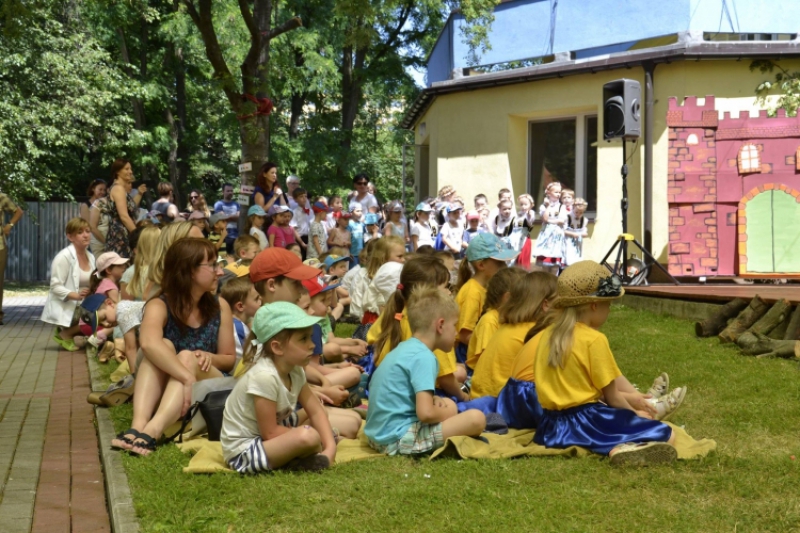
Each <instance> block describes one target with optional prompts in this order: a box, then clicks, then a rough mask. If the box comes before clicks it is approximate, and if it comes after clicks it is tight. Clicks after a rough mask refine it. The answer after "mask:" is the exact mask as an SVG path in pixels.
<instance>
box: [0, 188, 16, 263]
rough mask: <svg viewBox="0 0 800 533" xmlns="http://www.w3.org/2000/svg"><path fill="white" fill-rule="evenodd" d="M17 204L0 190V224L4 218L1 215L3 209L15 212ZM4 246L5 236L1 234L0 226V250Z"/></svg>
mask: <svg viewBox="0 0 800 533" xmlns="http://www.w3.org/2000/svg"><path fill="white" fill-rule="evenodd" d="M17 209H18V208H17V204H15V203H14V202H12V201H11V198H9V197H8V196H6V195H5V194H3V193H1V192H0V226H2V225H3V224H1V223H2V222H3V221H4V220H3V219H4V217H3V215H2V212H3V211H8V212H9V213H16V211H17ZM5 247H6V237H5V235H3V232H2V228H0V250H3V249H5Z"/></svg>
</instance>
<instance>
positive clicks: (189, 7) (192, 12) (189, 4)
mask: <svg viewBox="0 0 800 533" xmlns="http://www.w3.org/2000/svg"><path fill="white" fill-rule="evenodd" d="M181 3H182V4H183V5H185V6H186V11H187V12H188V13H189V17H191V19H192V21H193V22H194V24H195V26H197V27H198V28H199V27H200V15H199V14H198V13H197V8H195V7H194V2H193V1H192V0H181Z"/></svg>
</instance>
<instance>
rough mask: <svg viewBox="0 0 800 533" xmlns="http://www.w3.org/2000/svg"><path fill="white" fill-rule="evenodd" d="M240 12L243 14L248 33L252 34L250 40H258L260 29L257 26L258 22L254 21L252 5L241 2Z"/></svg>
mask: <svg viewBox="0 0 800 533" xmlns="http://www.w3.org/2000/svg"><path fill="white" fill-rule="evenodd" d="M239 11H241V12H242V18H243V19H244V23H245V25H246V26H247V31H249V32H250V40H253V39H254V38H257V36H258V27H257V26H256V21H255V20H253V12H252V11H250V4H249V2H248V1H247V0H239Z"/></svg>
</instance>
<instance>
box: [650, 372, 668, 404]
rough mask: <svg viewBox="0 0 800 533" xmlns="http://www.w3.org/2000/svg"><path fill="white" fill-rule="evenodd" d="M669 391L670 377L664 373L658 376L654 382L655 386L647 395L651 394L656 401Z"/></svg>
mask: <svg viewBox="0 0 800 533" xmlns="http://www.w3.org/2000/svg"><path fill="white" fill-rule="evenodd" d="M667 391H669V375H667V373H666V372H662V373H661V375H660V376H658V377H657V378H656V379H655V380H654V381H653V386H652V387H650V389H649V390H648V391H647V394H650V395H651V396H653V398H655V399H656V400H657V399H659V398H661V397H662V396H664V395H665V394H666V393H667Z"/></svg>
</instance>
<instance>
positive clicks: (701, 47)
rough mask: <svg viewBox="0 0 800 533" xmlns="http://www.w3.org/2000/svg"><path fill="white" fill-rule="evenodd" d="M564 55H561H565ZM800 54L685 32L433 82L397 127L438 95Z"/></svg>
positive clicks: (781, 46) (411, 122) (782, 44)
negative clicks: (676, 64) (671, 38)
mask: <svg viewBox="0 0 800 533" xmlns="http://www.w3.org/2000/svg"><path fill="white" fill-rule="evenodd" d="M567 56H569V54H564V55H563V56H561V57H567ZM797 57H800V40H799V39H798V38H795V39H793V40H790V41H705V40H703V35H702V32H685V33H682V34H679V35H678V42H677V43H675V44H670V45H667V46H660V47H655V48H647V49H643V50H634V51H628V52H619V53H615V54H606V55H602V56H595V57H589V58H584V59H574V60H569V59H564V60H559V57H557V58H556V60H555V61H554V62H552V63H547V64H543V65H536V66H532V67H524V68H519V69H513V70H506V71H502V72H493V73H489V74H480V75H475V76H466V77H463V78H459V79H454V80H447V81H442V82H438V83H434V84H433V85H432V86H431V87H428V88H426V89H423V90H422V92H421V93H420V94H419V96H417V98H416V99H415V100H414V102H413V103H412V104H411V106H410V107H409V108H408V111H406V115H405V117H404V118H403V121H402V122H401V123H400V126H401V127H403V128H405V129H412V128H414V126H415V125H416V123H417V121H418V120H419V118H420V117H421V116H422V115H423V114H424V113H425V111H427V109H428V108H429V107H430V106H431V104H432V103H433V101H434V100H435V99H436V97H437V96H438V95H442V94H449V93H456V92H462V91H472V90H476V89H486V88H491V87H498V86H502V85H513V84H516V83H526V82H530V81H537V80H544V79H550V78H562V77H565V76H571V75H575V74H588V73H595V72H601V71H605V70H614V69H623V68H632V67H640V66H642V65H644V64H646V63H653V64H657V63H671V62H673V61H701V60H710V59H736V60H741V59H758V58H762V59H773V60H778V59H784V58H797Z"/></svg>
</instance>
